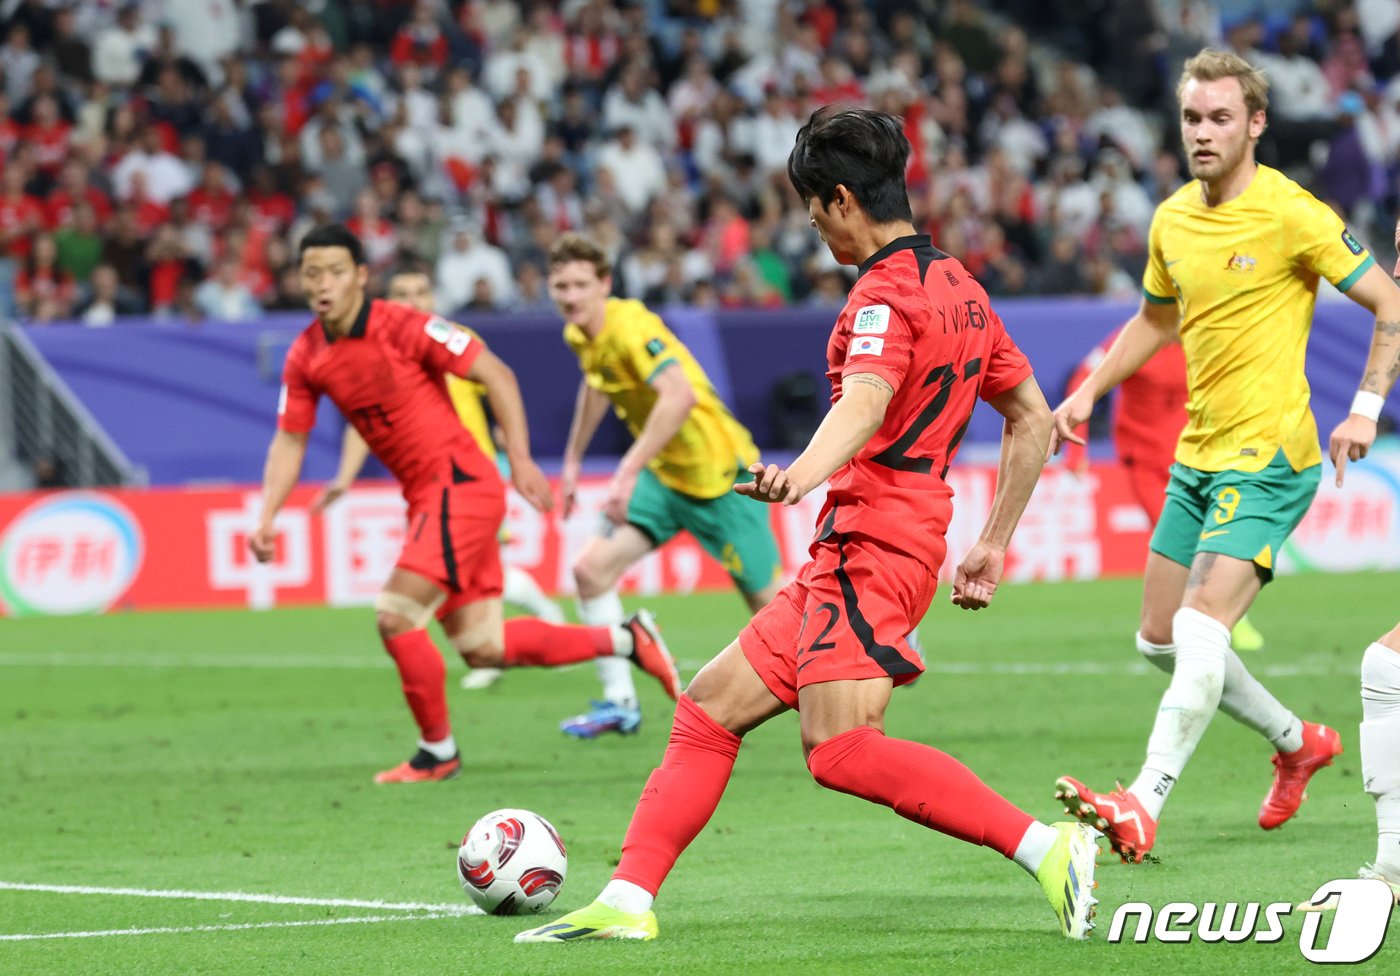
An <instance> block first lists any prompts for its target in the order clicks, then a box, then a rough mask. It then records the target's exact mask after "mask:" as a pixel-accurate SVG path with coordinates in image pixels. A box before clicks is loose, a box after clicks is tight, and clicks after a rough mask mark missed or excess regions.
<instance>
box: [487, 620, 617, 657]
mask: <svg viewBox="0 0 1400 976" xmlns="http://www.w3.org/2000/svg"><path fill="white" fill-rule="evenodd" d="M612 652H613V639H612V630H611V629H610V628H608V627H584V626H581V625H579V624H550V623H545V622H544V621H543V620H539V619H536V618H535V617H515V618H513V619H511V620H507V621H506V649H505V666H506V667H508V668H553V667H558V666H559V665H561V664H576V663H578V662H579V661H591V660H593V658H595V657H608V656H609V655H611V654H612Z"/></svg>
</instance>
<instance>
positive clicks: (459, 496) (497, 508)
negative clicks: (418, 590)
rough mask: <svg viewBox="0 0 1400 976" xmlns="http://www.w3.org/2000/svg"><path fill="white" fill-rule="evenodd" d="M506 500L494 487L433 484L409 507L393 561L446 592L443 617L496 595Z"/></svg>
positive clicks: (500, 583) (498, 592)
mask: <svg viewBox="0 0 1400 976" xmlns="http://www.w3.org/2000/svg"><path fill="white" fill-rule="evenodd" d="M505 512H506V501H505V496H504V495H503V494H499V495H498V494H497V493H495V492H490V493H488V492H482V491H473V492H470V493H468V492H464V491H461V490H453V489H452V488H446V487H443V488H437V489H433V490H430V491H428V492H425V493H424V494H423V495H421V496H419V497H418V498H416V499H415V500H413V501H411V502H410V503H409V506H408V529H407V536H406V537H405V539H404V545H403V551H402V552H401V553H399V561H398V562H397V563H395V564H394V565H395V566H397V567H398V568H399V569H406V570H408V571H409V572H412V573H417V574H418V575H420V576H426V577H427V578H428V579H430V580H432V581H433V582H434V583H436V584H437V585H438V586H439V587H440V588H441V589H442V590H443V591H445V592H446V593H447V600H446V602H444V603H443V604H442V606H440V607H438V610H437V618H438V619H439V620H441V619H442V618H443V617H445V616H447V615H448V614H449V613H451V612H452V611H453V610H456V609H457V608H459V607H462V606H465V605H467V604H468V603H475V602H477V601H478V600H487V599H490V598H492V597H499V596H500V595H501V591H502V588H503V586H504V574H503V572H502V570H501V545H500V542H499V541H498V540H497V538H496V534H497V532H498V531H499V530H500V528H501V520H502V519H503V518H505Z"/></svg>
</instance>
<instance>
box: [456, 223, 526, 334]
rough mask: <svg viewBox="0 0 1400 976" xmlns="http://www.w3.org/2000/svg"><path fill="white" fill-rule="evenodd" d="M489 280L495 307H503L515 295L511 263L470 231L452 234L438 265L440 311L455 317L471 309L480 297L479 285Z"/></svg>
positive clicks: (502, 254) (502, 253) (503, 254)
mask: <svg viewBox="0 0 1400 976" xmlns="http://www.w3.org/2000/svg"><path fill="white" fill-rule="evenodd" d="M482 278H485V279H486V280H487V281H488V282H489V283H490V285H491V298H492V301H493V303H494V304H495V305H496V306H497V307H500V306H502V305H505V304H506V303H508V302H509V301H510V300H511V298H512V296H513V295H514V294H515V279H514V278H512V277H511V274H510V261H509V260H508V259H507V258H506V254H505V252H504V251H502V250H501V249H500V248H498V247H494V246H492V245H490V244H488V243H486V242H485V241H483V240H480V239H478V238H477V237H476V235H474V234H473V233H471V232H470V231H465V230H458V231H455V232H452V234H451V236H450V238H449V241H448V245H447V247H446V248H445V249H444V250H443V252H442V257H440V258H438V263H437V282H438V291H437V307H438V308H440V309H442V310H443V313H444V314H447V315H451V314H453V313H454V312H456V311H457V310H458V309H460V308H463V307H464V306H466V305H468V304H469V303H470V302H471V300H472V297H473V296H474V295H475V294H476V283H477V281H479V280H480V279H482Z"/></svg>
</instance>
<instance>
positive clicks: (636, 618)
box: [623, 610, 681, 701]
mask: <svg viewBox="0 0 1400 976" xmlns="http://www.w3.org/2000/svg"><path fill="white" fill-rule="evenodd" d="M623 626H624V627H626V628H627V629H628V630H629V631H631V632H632V653H631V654H630V655H628V657H630V658H631V660H632V663H633V664H635V665H636V666H637V667H639V668H641V669H642V670H643V671H645V672H646V673H647V674H649V675H651V676H652V677H653V678H655V679H656V680H657V681H659V682H661V687H662V688H664V689H665V690H666V694H668V695H670V696H671V698H672V699H674V700H677V701H679V700H680V697H681V676H680V672H679V671H677V670H676V661H675V658H673V657H671V652H670V651H669V650H667V648H666V642H665V641H664V640H662V639H661V631H660V630H658V629H657V626H656V618H655V617H653V616H652V615H651V611H650V610H638V611H637V612H636V613H634V614H632V616H630V617H628V618H627V620H626V622H625V623H624V624H623Z"/></svg>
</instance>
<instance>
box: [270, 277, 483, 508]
mask: <svg viewBox="0 0 1400 976" xmlns="http://www.w3.org/2000/svg"><path fill="white" fill-rule="evenodd" d="M484 348H485V347H484V346H483V345H482V342H481V340H480V339H479V338H477V337H475V336H473V335H472V333H470V332H468V331H467V330H465V329H462V328H460V327H458V326H455V325H453V324H452V323H451V322H448V321H446V320H444V319H441V318H438V317H437V316H436V315H428V314H426V313H424V312H420V311H418V310H416V309H413V308H410V307H409V306H407V305H399V304H397V303H395V302H385V301H378V300H376V301H373V302H371V301H366V302H365V304H364V306H363V307H362V308H361V309H360V314H359V317H358V318H356V320H355V324H354V325H353V327H352V328H351V329H350V334H349V335H347V336H344V337H341V338H335V337H333V336H331V335H330V334H329V333H328V332H327V331H326V328H325V326H323V325H322V324H321V322H320V320H317V321H314V322H312V323H311V324H310V325H309V326H307V327H306V329H305V331H303V332H302V333H301V335H299V336H297V338H296V340H295V341H294V342H293V343H292V348H291V349H289V350H288V351H287V361H286V365H285V366H283V368H282V397H281V402H280V403H279V404H278V408H277V414H278V417H277V426H278V427H279V428H280V429H282V430H285V431H288V432H291V433H305V432H307V431H309V430H310V429H311V428H312V426H313V425H314V424H315V422H316V401H317V399H318V398H319V397H320V396H321V395H322V394H325V395H326V396H328V397H330V399H331V402H332V403H334V404H335V405H336V406H337V407H339V408H340V412H341V413H343V414H344V415H345V417H346V419H347V420H349V421H350V423H351V424H353V425H354V427H355V429H356V430H357V431H359V432H360V436H362V437H363V438H364V439H365V442H366V443H367V444H369V447H370V450H372V451H373V452H374V454H375V456H376V457H377V458H379V460H380V461H381V462H383V464H384V466H385V467H386V468H388V469H389V470H390V472H392V473H393V475H394V477H395V478H397V479H398V480H399V483H400V484H401V485H402V486H403V493H404V498H406V499H407V500H408V502H409V504H410V505H411V504H413V502H414V501H415V500H416V499H418V498H420V497H422V496H423V495H425V494H426V493H427V492H429V491H431V490H433V489H434V488H441V487H451V486H454V485H455V486H461V487H462V488H463V489H467V490H472V489H480V490H482V491H487V492H495V493H498V494H501V495H502V496H503V495H504V492H505V487H504V486H503V485H502V484H501V477H500V475H499V474H498V473H497V471H496V465H495V464H494V463H492V462H491V460H490V459H488V458H487V457H486V455H485V454H483V453H481V449H480V448H479V447H477V445H476V441H475V439H473V437H472V435H471V433H470V432H469V431H468V430H467V429H466V428H465V427H463V426H462V424H461V422H460V421H459V420H458V419H457V412H456V410H454V409H453V407H452V401H451V400H450V399H449V398H448V395H447V383H446V381H445V380H444V379H443V374H444V373H452V374H453V375H455V376H463V377H465V376H466V375H467V371H468V370H470V369H471V365H472V363H473V362H475V361H476V357H477V356H479V355H480V354H481V351H482V349H484Z"/></svg>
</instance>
